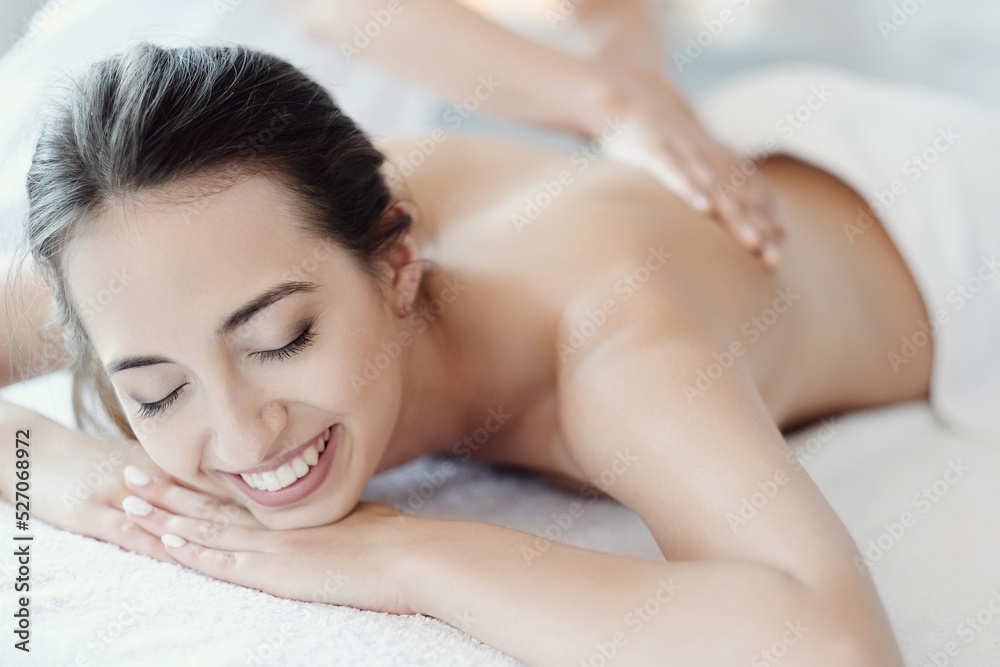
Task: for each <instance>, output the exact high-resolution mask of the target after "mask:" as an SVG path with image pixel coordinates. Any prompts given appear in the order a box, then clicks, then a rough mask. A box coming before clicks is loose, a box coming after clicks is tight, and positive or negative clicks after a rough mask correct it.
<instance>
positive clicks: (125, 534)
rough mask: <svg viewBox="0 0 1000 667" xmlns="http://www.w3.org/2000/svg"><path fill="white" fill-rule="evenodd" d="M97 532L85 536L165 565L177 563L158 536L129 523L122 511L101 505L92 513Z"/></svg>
mask: <svg viewBox="0 0 1000 667" xmlns="http://www.w3.org/2000/svg"><path fill="white" fill-rule="evenodd" d="M90 517H91V518H92V519H93V521H94V524H93V525H94V526H95V527H96V530H84V531H83V534H84V535H86V536H88V537H93V538H94V539H97V540H101V541H103V542H110V543H112V544H115V545H117V546H119V547H120V548H122V549H125V550H126V551H132V552H134V553H138V554H143V555H145V556H149V557H150V558H155V559H156V560H160V561H163V562H165V563H176V562H177V561H176V560H174V558H173V556H171V555H170V554H169V553H168V552H167V550H166V547H165V546H164V545H163V542H161V541H160V538H159V536H158V535H153V534H152V533H150V532H149V531H147V530H145V529H143V528H142V526H137V525H136V524H134V523H133V522H131V521H129V519H128V517H127V516H126V515H125V513H124V512H122V511H121V510H120V509H116V508H114V507H110V506H107V505H101V506H98V507H95V508H93V509H92V510H91V511H90Z"/></svg>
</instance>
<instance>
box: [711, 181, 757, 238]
mask: <svg viewBox="0 0 1000 667" xmlns="http://www.w3.org/2000/svg"><path fill="white" fill-rule="evenodd" d="M716 195H717V196H716V198H715V206H716V208H717V210H718V216H717V219H718V220H719V222H720V223H721V224H722V226H723V228H724V229H726V230H728V231H729V233H730V234H732V236H733V237H734V238H735V239H737V240H738V241H739V242H740V243H742V244H743V246H744V247H746V248H748V249H749V250H751V251H754V252H757V251H758V250H759V249H760V246H761V243H763V240H764V239H763V238H762V236H761V234H760V232H759V231H758V230H757V226H756V225H755V224H754V223H753V221H752V220H750V219H749V216H748V214H747V212H746V210H745V209H744V208H743V204H742V202H741V201H740V200H739V199H738V198H737V197H734V196H732V195H730V194H729V193H727V192H723V191H721V190H720V191H718V192H717V193H716Z"/></svg>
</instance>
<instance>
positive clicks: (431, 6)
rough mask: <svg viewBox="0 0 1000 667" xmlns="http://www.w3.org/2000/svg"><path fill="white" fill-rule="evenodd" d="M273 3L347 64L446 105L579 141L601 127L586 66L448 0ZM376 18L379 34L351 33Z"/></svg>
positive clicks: (596, 86)
mask: <svg viewBox="0 0 1000 667" xmlns="http://www.w3.org/2000/svg"><path fill="white" fill-rule="evenodd" d="M279 4H281V5H282V6H284V7H286V8H287V9H289V10H291V11H292V12H293V13H294V14H295V15H296V16H297V17H298V18H299V20H300V22H302V23H303V25H305V26H306V27H307V29H308V30H309V31H310V32H311V33H312V34H314V35H315V36H317V37H319V38H321V39H324V40H326V41H328V42H329V43H330V44H332V45H335V46H336V47H337V49H338V50H340V51H341V52H342V53H344V54H345V56H347V57H348V58H349V59H350V58H353V57H354V56H355V55H360V56H361V57H364V58H369V59H371V60H372V61H374V62H376V63H378V64H380V65H383V66H385V67H387V68H388V69H390V70H392V71H393V72H395V73H397V74H399V75H402V76H404V77H406V78H409V79H411V80H413V81H416V82H418V83H420V84H422V85H423V86H426V87H427V88H429V89H431V90H434V91H436V92H437V93H438V94H440V95H442V96H444V97H446V98H447V99H450V100H454V101H459V100H462V99H464V98H467V97H468V96H470V95H476V96H477V97H478V100H477V101H478V103H479V108H481V109H483V110H485V111H489V112H492V113H496V114H500V115H504V116H509V117H511V118H516V119H518V120H521V121H524V122H527V123H533V124H538V125H543V126H546V127H551V128H554V129H560V130H567V131H570V132H575V133H577V134H582V135H585V136H596V134H598V133H600V132H601V131H602V130H603V129H604V126H605V121H606V118H607V116H606V115H605V114H604V112H603V107H604V102H603V98H604V96H605V95H606V94H607V90H608V83H607V82H606V81H605V80H604V79H603V78H602V77H601V76H600V75H599V73H598V72H597V71H595V70H594V68H593V67H591V66H590V64H589V63H587V62H586V61H584V60H581V59H579V58H576V57H575V56H573V55H570V54H568V53H564V52H562V51H559V50H557V49H553V48H550V47H548V46H545V45H544V44H540V43H538V42H536V41H534V40H531V39H528V38H526V37H523V36H521V35H518V34H516V33H513V32H511V31H509V30H506V29H504V28H502V27H501V26H499V25H497V24H495V23H493V22H492V21H490V20H489V19H487V18H485V17H484V16H482V15H480V14H478V13H476V12H474V11H472V10H470V9H468V8H466V7H464V6H462V5H461V4H459V3H458V2H455V1H454V0H419V1H410V2H396V3H390V4H394V5H395V7H396V8H397V11H396V12H395V13H389V9H387V7H388V5H387V3H386V2H385V0H340V1H334V2H331V1H330V0H279ZM380 12H381V13H385V14H386V15H387V16H388V17H391V18H389V19H388V20H387V21H385V23H386V25H385V26H384V28H381V29H380V31H379V32H378V33H377V34H376V35H374V36H373V37H370V38H367V36H366V39H365V40H361V39H358V37H357V31H358V30H359V29H360V28H362V27H363V26H365V24H367V23H369V22H371V21H372V20H373V13H380ZM376 24H377V23H376ZM363 34H364V32H363V30H362V35H363ZM356 43H357V45H356ZM457 53H460V54H462V55H461V57H456V55H455V54H457ZM483 81H486V82H487V83H488V84H489V85H485V84H484V83H483Z"/></svg>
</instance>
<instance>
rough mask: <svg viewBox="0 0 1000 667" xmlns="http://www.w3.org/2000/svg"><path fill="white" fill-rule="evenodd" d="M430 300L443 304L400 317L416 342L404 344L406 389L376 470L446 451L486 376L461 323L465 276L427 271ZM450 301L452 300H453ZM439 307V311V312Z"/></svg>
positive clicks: (462, 428)
mask: <svg viewBox="0 0 1000 667" xmlns="http://www.w3.org/2000/svg"><path fill="white" fill-rule="evenodd" d="M424 280H425V282H426V284H427V289H426V292H427V294H428V296H429V301H431V302H433V301H434V300H435V299H438V300H439V303H441V304H444V305H443V307H439V308H434V309H428V308H427V307H426V305H425V306H423V307H420V308H415V310H414V313H413V314H412V315H410V316H408V317H407V318H406V320H404V321H402V322H401V327H402V330H405V331H408V332H409V334H410V340H412V343H411V344H410V345H408V346H407V347H406V348H404V352H403V355H402V363H403V364H404V365H403V376H402V380H403V393H402V403H401V406H400V412H399V417H398V419H397V420H396V427H395V428H394V429H393V433H392V436H391V437H390V439H389V444H388V446H387V447H386V451H385V454H384V455H383V457H382V460H381V461H380V462H379V467H378V469H377V470H376V473H380V472H383V471H385V470H389V469H391V468H395V467H397V466H400V465H403V464H405V463H407V462H408V461H411V460H413V459H415V458H418V457H420V456H424V455H426V454H432V453H434V452H438V451H447V450H449V449H450V448H451V446H452V445H453V444H454V443H455V442H456V441H458V440H460V439H461V436H462V434H463V433H466V432H468V430H469V424H470V414H471V413H472V412H473V410H474V404H475V398H476V397H477V396H479V395H480V392H479V391H478V390H479V388H480V387H481V380H480V378H479V377H478V376H477V373H476V370H477V364H476V363H470V361H471V359H472V358H471V357H470V356H469V353H468V350H467V348H468V341H469V338H470V336H468V335H467V334H463V333H462V332H461V331H460V329H461V328H462V325H461V319H460V317H461V314H460V310H459V308H458V307H457V305H456V304H457V303H458V302H460V301H461V299H460V298H457V296H458V295H455V294H453V293H449V290H451V291H452V292H454V289H453V287H454V285H455V284H456V280H458V284H459V285H460V284H462V280H464V279H463V278H460V277H458V276H457V275H455V274H454V273H453V272H447V273H446V272H444V271H441V270H438V271H435V272H432V273H431V274H429V275H427V276H425V279H424ZM449 302H451V303H449ZM438 311H439V312H438Z"/></svg>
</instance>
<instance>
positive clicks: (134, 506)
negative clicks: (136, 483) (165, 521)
mask: <svg viewBox="0 0 1000 667" xmlns="http://www.w3.org/2000/svg"><path fill="white" fill-rule="evenodd" d="M122 509H123V510H125V513H126V514H134V515H135V516H146V515H147V514H149V513H150V512H152V511H153V506H152V505H150V504H149V503H147V502H146V501H145V500H143V499H142V498H140V497H139V496H125V499H124V500H122Z"/></svg>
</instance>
